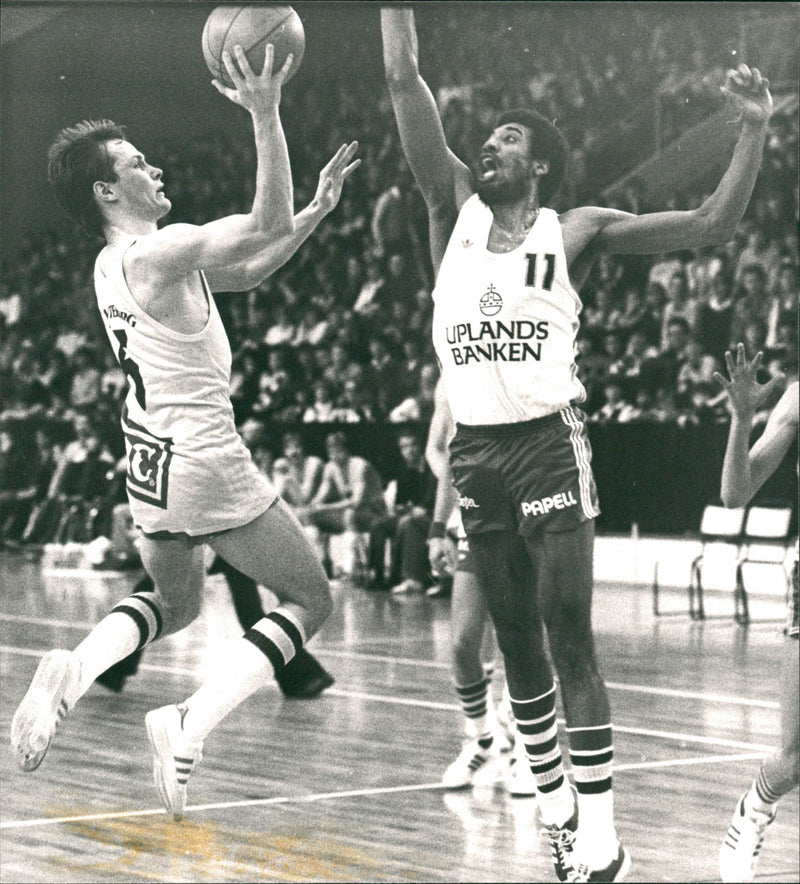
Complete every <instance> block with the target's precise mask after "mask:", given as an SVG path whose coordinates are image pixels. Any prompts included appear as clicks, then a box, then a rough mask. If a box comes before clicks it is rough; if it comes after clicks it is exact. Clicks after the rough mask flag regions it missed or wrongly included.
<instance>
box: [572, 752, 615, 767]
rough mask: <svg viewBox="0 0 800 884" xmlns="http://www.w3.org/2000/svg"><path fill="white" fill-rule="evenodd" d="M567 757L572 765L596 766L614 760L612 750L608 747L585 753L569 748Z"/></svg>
mask: <svg viewBox="0 0 800 884" xmlns="http://www.w3.org/2000/svg"><path fill="white" fill-rule="evenodd" d="M569 757H570V761H571V762H572V766H573V767H597V766H598V765H602V764H610V763H611V762H612V761H613V760H614V750H613V749H608V750H606V751H603V752H593V753H587V754H585V755H583V754H580V753H575V752H573V751H572V750H570V753H569Z"/></svg>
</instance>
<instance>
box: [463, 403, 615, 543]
mask: <svg viewBox="0 0 800 884" xmlns="http://www.w3.org/2000/svg"><path fill="white" fill-rule="evenodd" d="M450 464H451V467H452V471H453V480H454V483H455V486H456V489H457V490H458V495H459V506H460V508H461V518H462V520H463V522H464V529H465V531H466V532H467V535H470V534H480V533H483V532H486V531H505V530H516V531H518V532H519V533H520V534H521V535H522V536H529V535H531V534H533V533H534V532H536V531H538V530H540V529H543V530H545V531H569V530H572V529H574V528H576V527H578V525H580V524H582V523H583V522H586V521H589V520H590V519H594V518H596V517H597V516H598V515H599V514H600V506H599V503H598V499H597V487H596V485H595V482H594V476H593V475H592V450H591V446H590V444H589V438H588V435H587V433H586V416H585V415H584V413H583V412H582V411H581V410H580V409H578V408H574V407H572V406H570V407H567V408H562V409H561V411H559V412H556V413H555V414H551V415H547V416H546V417H542V418H537V419H535V420H530V421H523V422H521V423H515V424H494V425H487V426H472V425H470V426H466V425H464V424H457V425H456V434H455V436H454V437H453V439H452V441H451V442H450Z"/></svg>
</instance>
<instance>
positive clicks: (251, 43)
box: [203, 4, 306, 88]
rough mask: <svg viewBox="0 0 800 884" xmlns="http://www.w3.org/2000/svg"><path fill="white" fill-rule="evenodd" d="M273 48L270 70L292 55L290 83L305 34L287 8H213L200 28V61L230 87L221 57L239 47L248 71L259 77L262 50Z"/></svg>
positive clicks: (297, 16) (295, 14) (261, 66)
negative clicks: (245, 57)
mask: <svg viewBox="0 0 800 884" xmlns="http://www.w3.org/2000/svg"><path fill="white" fill-rule="evenodd" d="M268 43H272V45H273V46H274V47H275V58H274V60H273V66H272V67H273V70H280V68H281V67H282V66H283V63H284V62H285V61H286V56H287V55H288V54H289V53H290V52H291V53H293V54H294V59H293V60H292V66H291V68H290V69H289V75H288V76H287V77H286V80H287V81H288V80H290V79H291V78H292V77H293V76H294V74H295V73H296V71H297V69H298V68H299V67H300V62H301V61H302V59H303V52H304V51H305V48H306V39H305V31H304V30H303V23H302V21H300V16H299V15H298V14H297V13H296V12H295V11H294V9H292V7H291V6H262V5H260V4H259V5H256V6H217V7H216V8H215V9H214V10H212V12H211V14H210V15H209V16H208V18H207V19H206V24H205V27H204V28H203V57H204V58H205V61H206V65H208V69H209V70H210V71H211V73H212V74H213V76H214V77H215V78H216V79H217V80H219V81H220V82H221V83H224V84H225V85H226V86H229V87H231V88H232V87H233V83H232V82H231V78H230V77H229V76H228V70H227V68H226V67H225V62H224V61H223V60H222V53H223V52H225V51H228V52H230V53H231V57H232V58H234V63H235V57H234V56H233V47H234V46H236V45H237V44H238V45H239V46H241V47H242V49H243V50H244V54H245V55H246V56H247V60H248V62H249V63H250V67H251V68H252V69H253V71H255V73H257V74H260V73H261V71H262V69H263V67H264V54H265V52H266V46H267V44H268Z"/></svg>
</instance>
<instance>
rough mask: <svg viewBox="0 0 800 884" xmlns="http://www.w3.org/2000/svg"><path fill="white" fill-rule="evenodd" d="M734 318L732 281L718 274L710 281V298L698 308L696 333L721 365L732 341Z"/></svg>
mask: <svg viewBox="0 0 800 884" xmlns="http://www.w3.org/2000/svg"><path fill="white" fill-rule="evenodd" d="M733 317H734V303H733V296H732V292H731V285H730V281H729V279H728V277H727V274H725V273H718V274H717V275H716V276H713V277H712V278H711V280H710V281H709V289H708V297H707V299H706V300H705V301H703V302H701V304H700V306H699V308H698V311H697V325H696V327H695V332H696V334H697V337H698V339H699V340H701V341H702V342H703V345H704V346H705V348H706V350H707V352H708V353H709V354H710V355H711V356H713V357H714V359H716V360H717V361H718V362H719V363H720V365H721V364H722V359H723V357H724V355H725V351H726V350H727V349H728V346H729V344H730V341H731V331H732V329H733Z"/></svg>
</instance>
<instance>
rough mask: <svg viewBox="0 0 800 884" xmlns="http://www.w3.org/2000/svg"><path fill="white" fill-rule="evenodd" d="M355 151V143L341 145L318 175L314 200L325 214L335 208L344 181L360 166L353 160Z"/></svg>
mask: <svg viewBox="0 0 800 884" xmlns="http://www.w3.org/2000/svg"><path fill="white" fill-rule="evenodd" d="M357 150H358V142H357V141H351V142H350V144H343V145H342V146H341V147H340V148H339V150H337V151H336V153H335V154H334V155H333V156H332V157H331V159H330V160H329V161H328V163H327V165H326V166H325V167H324V168H323V169H322V171H321V172H320V173H319V183H318V184H317V192H316V194H315V196H314V199H315V200H316V202H317V203H318V204H319V206H320V207H321V209H322V210H323V211H324V212H325V214H327V213H328V212H332V211H333V210H334V209H335V208H336V206H337V205H338V203H339V198H340V197H341V195H342V186H343V185H344V182H345V180H346V179H347V178H348V176H349V175H350V174H351V173H352V172H353V171H355V170H356V169H357V168H358V167H359V166H360V165H361V160H353V157H354V156H355V153H356V151H357Z"/></svg>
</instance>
